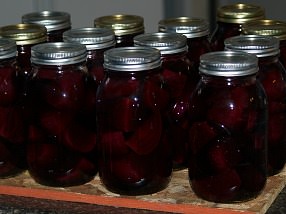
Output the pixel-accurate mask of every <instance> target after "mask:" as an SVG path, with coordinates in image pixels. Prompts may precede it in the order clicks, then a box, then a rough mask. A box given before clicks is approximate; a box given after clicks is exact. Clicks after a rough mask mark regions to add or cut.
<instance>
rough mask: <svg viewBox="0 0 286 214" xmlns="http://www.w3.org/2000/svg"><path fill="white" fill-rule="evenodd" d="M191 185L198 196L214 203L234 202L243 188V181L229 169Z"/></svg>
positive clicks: (193, 182)
mask: <svg viewBox="0 0 286 214" xmlns="http://www.w3.org/2000/svg"><path fill="white" fill-rule="evenodd" d="M191 185H192V188H193V190H194V191H195V193H196V194H198V195H199V196H200V197H202V198H203V199H206V200H209V201H214V202H227V201H232V200H233V199H234V198H235V197H236V195H237V193H238V191H239V190H240V187H241V180H240V178H239V175H238V174H237V172H236V171H235V170H232V169H229V170H225V171H222V172H220V173H218V174H216V175H212V176H208V177H205V178H200V179H194V180H192V181H191Z"/></svg>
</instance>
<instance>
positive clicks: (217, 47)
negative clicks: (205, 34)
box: [210, 3, 265, 51]
mask: <svg viewBox="0 0 286 214" xmlns="http://www.w3.org/2000/svg"><path fill="white" fill-rule="evenodd" d="M264 17H265V11H264V8H262V7H261V6H259V5H253V4H241V3H237V4H230V5H224V6H222V7H220V8H218V10H217V16H216V18H217V26H216V28H215V30H214V32H213V33H212V35H211V38H210V42H211V46H212V50H213V51H222V50H224V40H225V39H226V38H228V37H232V36H238V35H240V34H241V33H242V25H243V24H244V23H246V22H248V21H252V20H259V19H263V18H264Z"/></svg>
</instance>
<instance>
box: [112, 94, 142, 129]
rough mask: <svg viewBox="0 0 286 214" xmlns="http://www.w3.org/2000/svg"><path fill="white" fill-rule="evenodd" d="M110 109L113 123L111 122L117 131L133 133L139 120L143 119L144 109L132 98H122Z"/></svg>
mask: <svg viewBox="0 0 286 214" xmlns="http://www.w3.org/2000/svg"><path fill="white" fill-rule="evenodd" d="M110 108H111V110H110V114H111V116H110V119H111V121H109V122H110V123H112V124H113V127H114V128H115V129H117V130H120V131H123V132H131V131H134V130H135V129H136V127H137V124H138V122H139V121H138V120H139V118H140V117H142V115H141V113H142V108H141V107H140V106H139V104H138V102H137V101H135V100H134V99H132V98H121V99H119V100H118V101H117V102H116V103H115V104H114V105H113V106H112V107H110ZM140 111H141V112H140Z"/></svg>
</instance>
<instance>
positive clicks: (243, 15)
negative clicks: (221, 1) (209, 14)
mask: <svg viewBox="0 0 286 214" xmlns="http://www.w3.org/2000/svg"><path fill="white" fill-rule="evenodd" d="M264 17H265V10H264V8H262V7H261V6H258V5H253V4H231V5H225V6H222V7H220V8H219V9H218V10H217V21H220V22H225V23H235V24H243V23H245V22H248V21H252V20H259V19H264Z"/></svg>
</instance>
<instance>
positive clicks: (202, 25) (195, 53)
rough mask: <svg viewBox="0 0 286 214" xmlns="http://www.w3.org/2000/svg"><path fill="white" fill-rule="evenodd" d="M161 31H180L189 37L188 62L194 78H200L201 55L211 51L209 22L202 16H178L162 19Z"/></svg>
mask: <svg viewBox="0 0 286 214" xmlns="http://www.w3.org/2000/svg"><path fill="white" fill-rule="evenodd" d="M158 25H159V31H160V32H169V33H179V34H183V35H184V36H186V37H187V45H188V54H187V58H188V63H189V64H190V66H191V68H192V72H191V75H192V79H193V80H196V83H198V82H199V80H200V75H199V64H200V56H201V55H202V54H204V53H208V52H210V51H211V45H210V42H209V34H210V30H209V23H208V22H207V21H206V20H204V19H201V18H190V17H176V18H168V19H163V20H160V21H159V23H158Z"/></svg>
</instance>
